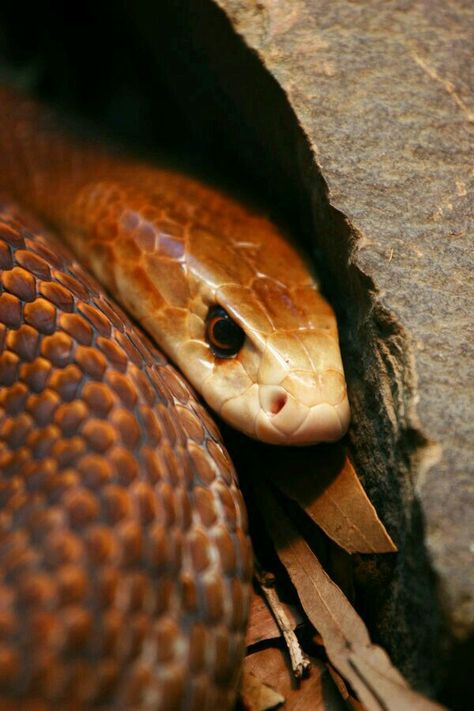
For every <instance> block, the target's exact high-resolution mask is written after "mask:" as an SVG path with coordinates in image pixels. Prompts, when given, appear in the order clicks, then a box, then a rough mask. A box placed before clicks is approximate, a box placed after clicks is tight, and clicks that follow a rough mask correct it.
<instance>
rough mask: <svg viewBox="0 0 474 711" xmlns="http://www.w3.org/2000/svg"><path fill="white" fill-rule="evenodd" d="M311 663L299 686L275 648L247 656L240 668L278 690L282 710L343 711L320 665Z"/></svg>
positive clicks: (337, 693) (338, 698)
mask: <svg viewBox="0 0 474 711" xmlns="http://www.w3.org/2000/svg"><path fill="white" fill-rule="evenodd" d="M311 662H312V667H311V670H310V672H309V675H308V676H307V677H306V678H305V679H303V680H302V681H300V682H299V684H297V683H296V682H295V681H294V679H293V678H292V674H291V671H290V670H289V668H288V662H287V656H286V654H285V652H284V651H283V650H281V649H279V648H277V647H270V648H269V649H263V650H261V651H259V652H255V653H254V654H250V655H249V656H247V657H246V658H245V661H244V669H246V670H248V671H251V672H252V673H253V674H254V675H255V676H256V677H258V678H259V679H260V680H261V681H262V682H263V683H265V684H271V685H272V686H276V687H277V688H278V690H279V691H280V692H281V693H282V695H283V696H284V697H285V707H284V708H285V711H309V709H311V711H347V706H346V705H345V703H344V701H343V700H342V698H341V696H340V694H339V692H338V690H337V687H336V685H335V684H334V682H333V680H332V679H331V676H330V674H329V672H328V670H327V669H326V668H325V666H324V664H323V662H321V661H320V660H319V659H312V660H311Z"/></svg>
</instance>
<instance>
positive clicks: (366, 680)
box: [259, 487, 443, 711]
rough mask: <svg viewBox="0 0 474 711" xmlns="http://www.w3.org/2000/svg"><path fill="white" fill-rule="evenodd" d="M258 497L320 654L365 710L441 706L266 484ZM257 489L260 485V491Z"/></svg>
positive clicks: (431, 710)
mask: <svg viewBox="0 0 474 711" xmlns="http://www.w3.org/2000/svg"><path fill="white" fill-rule="evenodd" d="M265 488H266V491H265V493H264V495H263V496H262V495H260V498H259V501H260V504H261V508H262V512H263V514H264V517H265V521H266V524H267V527H268V529H269V532H270V535H271V537H272V539H273V542H274V544H275V547H276V550H277V553H278V556H279V558H280V560H281V561H282V563H283V565H284V566H285V568H286V570H287V572H288V574H289V576H290V578H291V581H292V582H293V585H294V586H295V588H296V590H297V592H298V595H299V598H300V600H301V604H302V606H303V609H304V611H305V612H306V614H307V616H308V618H309V619H310V620H311V622H312V623H313V625H314V626H315V627H316V628H317V629H318V631H319V632H320V634H321V636H322V637H323V640H324V644H325V648H326V653H327V655H328V657H329V659H330V661H331V662H332V664H333V665H334V666H335V667H336V669H337V670H338V671H339V673H340V674H341V675H342V676H343V677H344V679H345V680H346V681H347V682H349V683H350V684H351V686H352V688H353V689H354V690H355V692H356V693H357V695H358V697H359V698H360V700H361V701H362V703H363V704H364V705H365V706H366V708H367V709H368V711H406V709H410V711H435V709H436V710H437V711H439V710H440V709H442V708H443V707H442V706H440V705H438V704H436V703H434V702H432V701H429V700H428V699H425V698H424V697H422V696H421V695H420V694H417V693H416V692H415V691H413V690H412V689H410V687H409V686H408V684H407V682H406V681H405V679H404V678H403V677H402V675H401V674H400V672H399V671H398V670H397V669H395V667H394V666H393V665H392V663H391V661H390V659H389V657H388V656H387V654H386V652H385V651H384V650H383V649H382V648H381V647H378V646H376V645H374V644H372V643H371V641H370V638H369V634H368V632H367V629H366V627H365V625H364V623H363V621H362V620H361V618H360V617H359V615H358V614H357V613H356V611H355V610H354V609H353V607H352V606H351V605H350V603H349V602H348V600H347V598H346V597H345V596H344V595H343V593H342V592H341V590H340V589H339V588H338V587H337V585H336V584H335V583H333V582H332V580H331V579H330V578H329V576H328V575H327V574H326V572H325V571H324V569H323V568H322V566H321V564H320V563H319V561H318V559H317V558H316V556H315V555H314V554H313V552H312V551H311V549H310V548H309V546H308V545H307V543H306V542H305V541H304V539H303V538H301V536H300V535H299V533H298V531H297V530H296V529H295V528H294V527H293V525H292V523H291V522H290V520H289V519H288V517H287V515H286V514H285V512H284V510H283V509H282V507H281V506H280V504H279V503H278V501H277V500H276V498H275V496H274V494H273V493H272V492H271V490H270V489H269V488H267V487H265ZM262 493H263V492H262V491H261V490H260V494H262Z"/></svg>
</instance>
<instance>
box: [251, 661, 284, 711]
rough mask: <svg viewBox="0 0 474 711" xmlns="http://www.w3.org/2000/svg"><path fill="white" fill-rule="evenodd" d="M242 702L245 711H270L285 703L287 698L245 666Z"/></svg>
mask: <svg viewBox="0 0 474 711" xmlns="http://www.w3.org/2000/svg"><path fill="white" fill-rule="evenodd" d="M240 702H241V704H242V706H243V707H244V709H245V711H270V709H275V708H277V706H279V705H280V704H282V703H284V702H285V697H284V696H282V695H281V694H279V693H278V692H277V691H275V689H273V688H272V687H271V686H269V685H268V684H266V683H265V682H263V681H261V680H260V679H259V678H258V676H256V675H255V674H254V673H253V672H252V671H250V669H248V668H247V667H246V666H245V665H244V669H243V672H242V684H241V687H240Z"/></svg>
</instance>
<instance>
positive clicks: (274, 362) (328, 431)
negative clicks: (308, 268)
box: [200, 284, 350, 445]
mask: <svg viewBox="0 0 474 711" xmlns="http://www.w3.org/2000/svg"><path fill="white" fill-rule="evenodd" d="M260 286H262V285H260ZM268 286H269V285H268V284H267V285H266V288H268ZM228 290H229V288H228V287H227V288H226V287H224V288H223V289H222V290H219V292H218V295H219V297H220V301H221V304H222V303H225V306H226V309H225V308H224V307H223V306H219V309H221V313H222V312H223V313H226V314H228V317H227V318H229V319H230V320H231V321H232V323H233V324H235V327H234V329H232V328H228V329H227V332H228V333H229V335H230V339H229V340H230V341H233V342H234V344H235V346H237V345H238V344H239V341H240V346H239V347H238V348H236V352H235V353H234V354H233V355H231V354H230V353H231V352H232V350H231V351H230V352H229V355H228V356H227V357H226V356H225V355H221V351H218V352H217V354H216V352H215V351H214V348H213V345H212V342H209V340H210V339H209V333H208V332H207V341H208V344H209V350H210V353H209V360H210V361H211V362H212V366H211V367H210V368H209V371H208V374H207V376H206V377H205V378H204V379H203V380H201V382H200V389H201V392H202V394H203V396H204V397H205V398H206V400H207V401H208V402H209V404H210V405H211V406H212V407H213V408H214V409H215V410H216V411H217V412H218V413H219V414H220V416H221V417H222V418H223V419H224V420H226V421H227V422H229V423H230V424H231V425H233V426H234V427H236V428H237V429H240V430H242V431H244V432H245V433H246V434H248V435H250V436H251V437H254V438H256V439H259V440H262V441H264V442H268V443H272V444H284V445H308V444H315V443H317V442H333V441H336V440H338V439H340V438H341V437H342V436H343V435H344V434H345V432H346V430H347V428H348V425H349V421H350V408H349V403H348V398H347V390H346V383H345V378H344V371H343V366H342V361H341V355H340V350H339V345H338V338H337V330H336V320H335V316H334V314H333V312H332V310H331V308H330V307H329V305H328V304H327V303H326V302H325V301H323V300H322V298H321V297H320V295H319V294H318V293H317V292H316V291H315V290H314V289H312V288H311V287H307V289H306V292H307V293H306V302H308V301H312V302H313V305H314V303H315V302H317V306H318V308H317V312H316V313H313V315H312V318H311V319H308V318H306V319H303V314H302V313H301V314H300V319H299V320H298V321H297V328H295V327H294V323H293V324H292V325H291V326H290V327H289V324H286V325H285V327H283V325H282V324H281V321H282V320H283V318H284V312H283V310H281V309H283V306H284V305H285V304H286V308H287V309H288V293H285V294H284V297H285V298H284V304H280V310H279V316H280V318H279V321H280V327H277V328H270V324H267V328H266V329H265V330H263V329H262V328H260V329H257V328H256V320H257V319H256V316H255V314H257V313H259V310H260V316H262V313H261V309H262V304H261V303H256V300H255V299H254V303H253V304H252V295H251V294H249V293H246V294H245V297H246V298H241V299H238V300H235V296H236V294H235V291H236V289H235V288H234V289H232V292H233V294H232V296H233V298H232V300H230V299H228V298H227V299H226V298H225V296H228ZM273 292H275V290H274V289H273ZM280 295H282V294H280ZM241 296H242V297H244V295H243V294H242V295H241ZM299 297H300V298H301V297H302V293H301V290H300V291H299ZM259 301H260V299H259ZM277 301H278V298H277V295H276V293H273V294H272V306H273V308H274V307H275V306H276V305H277V304H276V302H277ZM233 304H238V306H234V305H233ZM242 304H245V308H243V307H242ZM250 305H251V306H252V309H250V308H249V307H250ZM293 308H294V303H293V304H292V310H293ZM213 311H214V309H211V313H212V312H213ZM245 311H248V313H247V314H245V313H244V312H245ZM286 316H288V313H286ZM293 316H294V314H293ZM261 320H262V319H260V326H262V323H261ZM272 322H273V326H275V317H274V318H273V319H272ZM233 330H235V333H233ZM239 331H240V333H241V334H242V336H241V339H239V338H238V336H237V334H238V332H239ZM223 333H224V335H225V331H223ZM220 345H222V343H220Z"/></svg>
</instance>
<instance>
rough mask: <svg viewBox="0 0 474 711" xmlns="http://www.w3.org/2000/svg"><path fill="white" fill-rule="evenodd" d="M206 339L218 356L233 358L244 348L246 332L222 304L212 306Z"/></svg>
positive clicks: (207, 322)
mask: <svg viewBox="0 0 474 711" xmlns="http://www.w3.org/2000/svg"><path fill="white" fill-rule="evenodd" d="M206 340H207V342H208V343H209V345H210V346H211V349H212V352H213V353H214V355H215V356H216V357H217V358H232V356H235V355H236V354H237V353H238V352H239V351H240V349H241V348H242V345H243V342H244V340H245V333H244V332H243V330H242V329H241V328H240V326H239V325H238V324H236V323H235V321H234V320H233V319H232V318H231V317H230V316H229V314H228V313H227V311H226V310H225V309H223V308H222V306H217V305H215V306H211V308H210V309H209V313H208V314H207V319H206Z"/></svg>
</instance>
